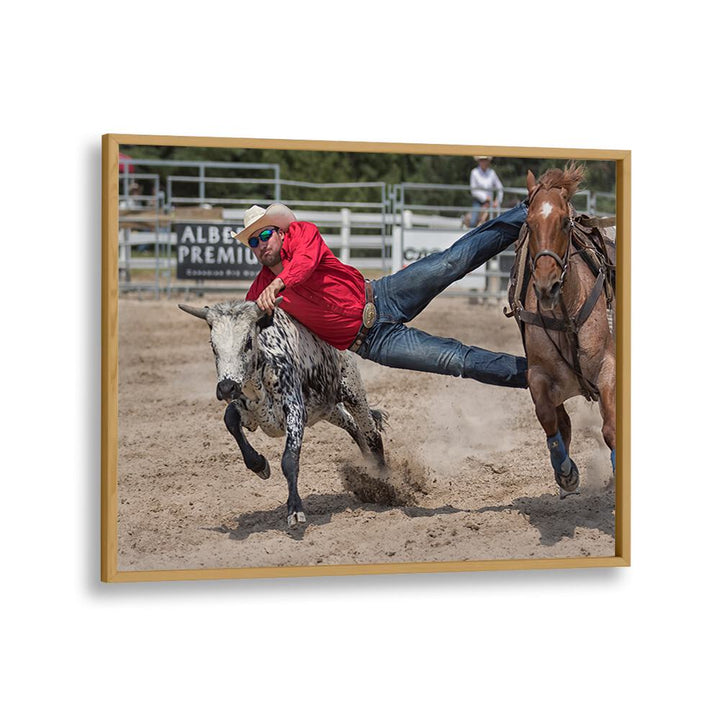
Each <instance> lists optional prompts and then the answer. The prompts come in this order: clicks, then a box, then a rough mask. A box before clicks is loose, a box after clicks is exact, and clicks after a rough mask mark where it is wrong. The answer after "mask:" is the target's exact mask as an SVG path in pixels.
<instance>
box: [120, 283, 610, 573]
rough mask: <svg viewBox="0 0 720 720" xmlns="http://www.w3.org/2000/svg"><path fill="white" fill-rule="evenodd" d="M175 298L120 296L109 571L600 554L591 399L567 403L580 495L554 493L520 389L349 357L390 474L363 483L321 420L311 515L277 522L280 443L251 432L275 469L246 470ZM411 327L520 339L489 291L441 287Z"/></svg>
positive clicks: (494, 342)
mask: <svg viewBox="0 0 720 720" xmlns="http://www.w3.org/2000/svg"><path fill="white" fill-rule="evenodd" d="M219 299H221V298H208V297H206V298H203V300H202V303H198V304H210V303H211V302H214V301H216V300H219ZM180 301H182V300H180ZM177 302H178V299H174V300H172V301H170V300H162V301H156V300H142V299H137V298H132V299H127V298H122V299H121V300H120V348H119V470H118V502H119V518H118V534H119V537H118V546H119V557H118V567H119V569H120V570H171V569H195V568H220V567H260V566H272V565H283V566H293V565H294V566H299V565H303V566H307V565H320V564H322V565H336V564H355V563H388V562H426V561H456V560H485V559H499V558H548V557H554V558H560V557H579V556H612V555H614V553H615V550H614V544H615V539H614V538H615V494H614V490H613V487H612V483H611V482H610V480H611V467H610V457H609V451H608V450H607V448H606V447H605V444H604V443H603V440H602V436H601V434H600V426H601V421H600V413H599V411H598V408H597V404H590V403H588V402H587V401H585V400H584V399H582V398H574V399H573V400H571V401H569V403H568V404H567V407H568V411H569V413H570V416H571V418H572V421H573V443H572V457H573V458H574V460H575V461H576V463H577V464H578V467H579V469H580V474H581V489H582V492H581V493H580V494H579V495H574V496H570V497H567V498H565V499H564V500H561V499H560V498H559V497H558V492H557V486H556V485H555V482H554V479H553V473H552V469H551V467H550V463H549V457H548V452H547V449H546V447H545V438H544V433H543V432H542V429H541V428H540V426H539V424H538V422H537V420H536V418H535V414H534V409H533V405H532V401H531V399H530V395H529V393H528V392H527V391H523V390H509V389H500V388H495V387H490V386H485V385H481V384H479V383H476V382H474V381H471V380H463V379H460V378H446V377H441V376H434V375H427V374H423V373H415V372H409V371H401V370H394V369H390V368H384V367H381V366H379V365H376V364H374V363H370V362H367V361H363V360H361V359H360V358H358V362H359V365H360V368H361V372H362V375H363V378H364V381H365V385H366V389H367V394H368V398H369V400H370V403H371V405H372V406H373V407H379V408H382V409H384V410H385V411H386V412H387V413H388V416H389V420H388V427H387V429H386V432H385V447H386V451H387V455H388V460H389V463H390V465H391V476H390V479H389V482H390V484H389V486H388V485H387V484H385V485H381V484H375V483H373V482H371V481H370V480H369V478H368V477H367V475H365V474H364V472H363V463H362V459H361V455H360V452H359V450H358V448H357V447H356V446H355V444H354V443H353V442H352V440H351V439H350V438H349V436H347V435H346V434H345V433H344V432H343V431H341V430H339V429H338V428H336V427H334V426H332V425H330V424H328V423H325V422H321V423H318V424H317V425H315V426H313V427H311V428H307V429H306V432H305V440H304V443H303V449H302V455H301V464H300V481H299V489H300V494H301V496H302V498H303V501H304V503H305V509H306V513H307V516H308V522H307V524H306V525H305V526H301V527H300V529H298V530H292V531H290V530H288V529H287V525H286V520H285V514H286V508H285V501H286V499H287V484H286V482H285V479H284V477H283V475H282V471H281V469H280V457H281V454H282V449H283V440H282V439H271V438H268V437H266V436H265V435H264V434H263V433H262V431H260V430H258V431H256V432H255V433H248V438H249V439H250V441H251V443H252V444H253V445H254V446H255V448H256V449H257V450H258V451H259V452H261V453H263V454H264V455H265V456H266V457H267V458H268V461H269V462H270V466H271V468H272V475H271V477H270V478H269V479H268V480H261V479H260V478H259V477H257V476H256V475H255V474H253V473H252V472H250V471H249V470H247V469H246V468H245V466H244V464H243V462H242V458H241V456H240V452H239V450H238V448H237V445H236V443H235V441H234V439H233V438H232V437H231V436H230V434H229V433H228V432H227V431H226V430H225V426H224V424H223V419H222V418H223V412H224V404H221V403H219V402H218V401H217V400H216V399H215V384H216V377H215V367H214V363H213V358H212V351H211V349H210V347H209V345H208V339H209V333H208V328H207V326H206V325H205V323H204V322H202V321H200V320H196V319H194V318H192V317H190V316H188V315H186V314H185V313H183V312H181V311H180V310H178V309H177ZM189 302H191V303H192V302H194V300H192V299H190V300H189ZM413 324H414V325H416V326H417V327H420V328H421V329H423V330H426V331H428V332H431V333H436V334H443V335H451V336H454V337H457V338H459V339H460V340H462V341H463V342H466V343H470V344H474V345H479V346H482V347H490V348H493V349H498V350H503V351H506V352H513V353H520V352H521V347H522V346H521V342H520V336H519V333H518V330H517V327H516V325H515V322H514V321H512V320H508V319H506V318H505V317H504V316H503V315H502V311H501V307H500V306H484V305H471V304H470V303H469V302H468V300H466V299H463V298H438V299H436V300H435V301H434V302H433V303H432V305H431V306H430V307H429V308H427V309H426V310H425V312H424V313H423V314H422V315H421V316H420V317H419V318H418V319H417V320H416V321H415V323H413Z"/></svg>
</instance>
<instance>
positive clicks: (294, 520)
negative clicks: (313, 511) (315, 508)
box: [288, 512, 306, 528]
mask: <svg viewBox="0 0 720 720" xmlns="http://www.w3.org/2000/svg"><path fill="white" fill-rule="evenodd" d="M304 522H306V520H305V513H304V512H294V513H290V514H289V515H288V527H291V528H292V527H295V526H296V525H297V524H298V523H304Z"/></svg>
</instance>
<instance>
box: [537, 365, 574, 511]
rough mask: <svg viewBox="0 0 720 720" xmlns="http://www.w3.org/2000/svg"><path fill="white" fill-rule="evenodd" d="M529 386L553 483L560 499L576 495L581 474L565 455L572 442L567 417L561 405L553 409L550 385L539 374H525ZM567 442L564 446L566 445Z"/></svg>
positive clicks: (546, 378)
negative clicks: (557, 489)
mask: <svg viewBox="0 0 720 720" xmlns="http://www.w3.org/2000/svg"><path fill="white" fill-rule="evenodd" d="M528 386H529V387H530V394H531V395H532V399H533V402H534V403H535V414H536V415H537V419H538V421H539V422H540V424H541V425H542V427H543V430H545V435H546V436H547V446H548V450H549V451H550V463H551V464H552V467H553V470H554V471H555V482H556V483H557V484H558V485H559V486H560V497H565V496H566V495H568V494H570V493H574V492H576V491H577V488H578V486H579V485H580V473H579V472H578V469H577V465H575V463H574V462H573V461H572V459H571V458H570V456H569V455H568V448H569V445H570V438H571V426H570V417H569V416H568V414H567V411H566V410H565V407H564V406H563V405H562V403H561V404H560V405H556V404H555V403H554V402H553V398H552V396H551V381H550V378H548V377H547V375H545V374H544V373H542V372H537V371H534V369H533V368H530V369H529V370H528ZM565 438H567V445H566V444H565Z"/></svg>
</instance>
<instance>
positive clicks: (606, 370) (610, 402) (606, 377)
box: [597, 353, 615, 473]
mask: <svg viewBox="0 0 720 720" xmlns="http://www.w3.org/2000/svg"><path fill="white" fill-rule="evenodd" d="M597 385H598V390H600V415H601V416H602V420H603V427H602V434H603V438H604V440H605V444H606V445H607V446H608V447H609V448H610V462H611V463H612V469H613V473H614V472H615V356H614V355H612V354H611V353H607V354H606V355H605V359H604V360H603V365H602V368H601V369H600V374H599V377H598V383H597Z"/></svg>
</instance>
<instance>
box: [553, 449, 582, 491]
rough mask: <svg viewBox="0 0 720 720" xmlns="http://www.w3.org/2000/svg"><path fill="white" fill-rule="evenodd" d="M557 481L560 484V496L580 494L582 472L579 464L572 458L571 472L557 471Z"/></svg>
mask: <svg viewBox="0 0 720 720" xmlns="http://www.w3.org/2000/svg"><path fill="white" fill-rule="evenodd" d="M568 459H569V458H568ZM555 482H556V483H557V484H558V485H559V486H560V498H565V497H567V496H568V495H577V494H579V490H578V486H579V485H580V472H579V471H578V469H577V465H576V464H575V463H574V462H573V461H572V460H570V472H569V473H568V474H567V475H562V474H561V473H557V472H556V473H555Z"/></svg>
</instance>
